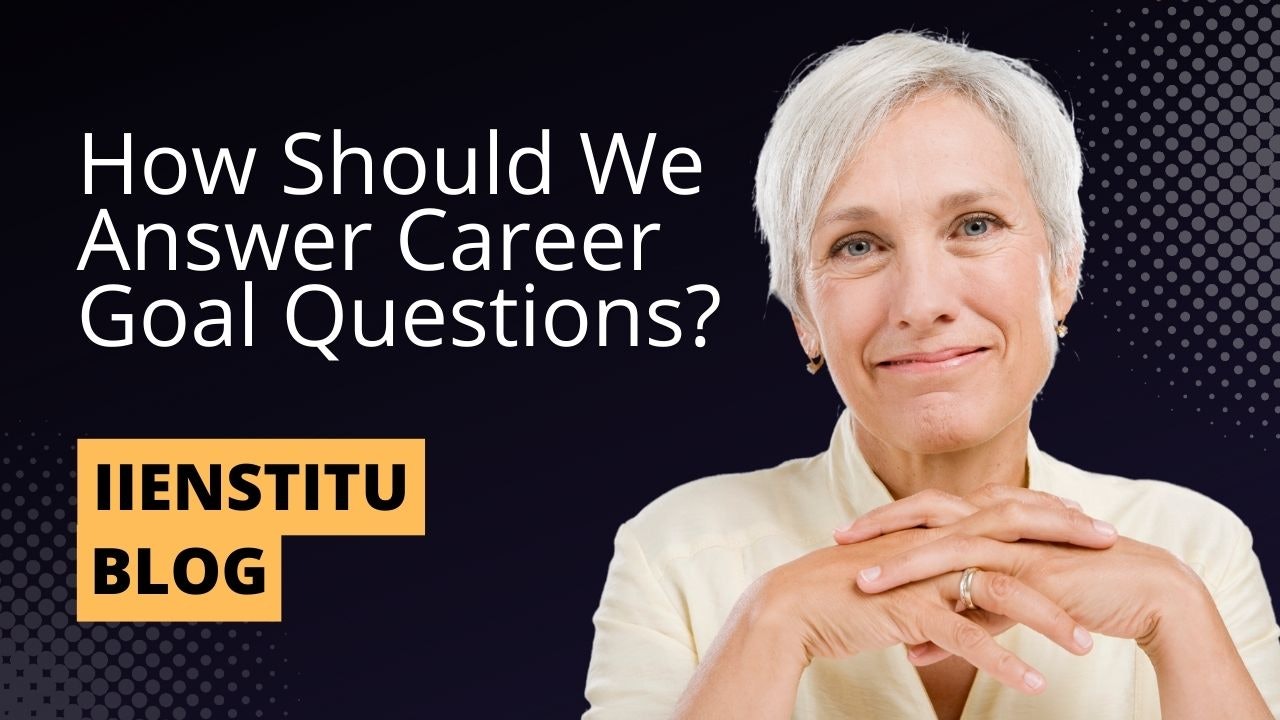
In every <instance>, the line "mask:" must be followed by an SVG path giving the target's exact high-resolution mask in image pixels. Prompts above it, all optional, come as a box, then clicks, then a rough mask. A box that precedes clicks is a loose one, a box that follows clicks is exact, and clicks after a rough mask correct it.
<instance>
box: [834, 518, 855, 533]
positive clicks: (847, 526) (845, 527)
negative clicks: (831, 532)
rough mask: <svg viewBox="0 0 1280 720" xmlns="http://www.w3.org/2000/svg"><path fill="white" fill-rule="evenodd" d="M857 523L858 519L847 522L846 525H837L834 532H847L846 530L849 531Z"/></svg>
mask: <svg viewBox="0 0 1280 720" xmlns="http://www.w3.org/2000/svg"><path fill="white" fill-rule="evenodd" d="M857 524H858V521H857V520H854V521H853V522H851V523H849V524H848V525H845V526H844V527H838V528H836V532H840V533H847V532H849V531H850V530H852V529H853V526H854V525H857Z"/></svg>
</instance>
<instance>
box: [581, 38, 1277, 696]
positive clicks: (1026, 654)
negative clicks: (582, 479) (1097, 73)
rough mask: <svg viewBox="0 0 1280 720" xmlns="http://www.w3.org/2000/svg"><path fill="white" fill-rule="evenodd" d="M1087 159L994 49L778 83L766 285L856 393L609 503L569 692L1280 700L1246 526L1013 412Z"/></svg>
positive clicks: (766, 191) (1054, 327)
mask: <svg viewBox="0 0 1280 720" xmlns="http://www.w3.org/2000/svg"><path fill="white" fill-rule="evenodd" d="M1080 181H1081V161H1080V149H1079V146H1078V145H1077V143H1076V139H1075V134H1074V131H1073V129H1072V126H1071V121H1070V119H1069V118H1068V117H1067V115H1066V112H1065V109H1064V108H1063V106H1062V104H1061V102H1060V101H1059V100H1058V98H1057V96H1056V95H1055V94H1054V93H1053V91H1052V90H1051V89H1050V88H1049V86H1048V84H1047V83H1046V82H1045V81H1044V80H1043V78H1041V77H1040V76H1039V75H1037V74H1036V73H1035V72H1034V71H1032V70H1031V69H1030V68H1028V67H1027V66H1026V65H1024V64H1022V63H1019V62H1017V61H1013V60H1009V59H1008V58H1004V57H1001V56H998V55H994V54H991V53H985V52H979V51H975V50H971V49H969V48H966V47H964V46H962V45H958V44H953V43H950V42H948V41H946V40H941V39H933V38H930V37H926V36H923V35H919V34H913V33H891V34H887V35H882V36H880V37H877V38H875V39H872V40H870V41H868V42H865V43H863V44H861V45H856V46H851V47H846V48H841V49H839V50H837V51H835V52H833V53H832V54H830V55H828V56H827V57H826V58H824V59H823V60H822V61H821V62H820V63H819V64H818V65H817V66H816V67H815V68H814V69H813V70H812V71H811V72H810V73H809V74H808V75H807V76H806V77H805V78H804V79H803V80H801V81H800V82H798V83H797V84H796V85H795V86H794V87H793V88H792V89H791V91H790V92H789V93H788V95H787V97H786V98H785V99H784V101H783V102H782V104H781V105H780V106H779V108H778V111H777V114H776V115H775V117H774V121H773V125H772V128H771V129H770V132H769V136H768V138H767V140H766V141H765V146H764V150H763V152H762V153H761V157H760V165H759V169H758V172H757V176H756V203H757V208H758V211H759V215H760V220H761V226H762V228H763V230H764V233H765V236H766V238H767V239H768V241H769V244H770V257H771V272H772V285H773V287H772V289H773V292H774V293H775V294H776V295H777V296H778V297H779V298H780V299H781V300H782V302H783V303H785V304H786V305H787V307H788V308H789V309H790V310H791V312H792V317H793V318H794V321H795V327H796V331H797V334H798V336H799V339H800V343H801V345H802V346H803V348H804V350H805V352H806V354H807V355H808V356H809V358H810V362H809V369H810V371H811V372H816V371H818V370H819V369H820V368H821V367H823V366H824V365H825V367H826V368H827V369H828V370H829V372H830V373H831V377H832V379H833V381H834V382H835V385H836V388H837V389H838V391H839V392H840V395H841V397H842V398H843V400H844V401H845V405H846V406H847V408H848V409H847V410H845V412H844V414H843V415H842V416H841V417H840V418H839V420H838V422H837V424H836V427H835V431H834V433H833V435H832V439H831V446H830V448H829V449H828V450H827V451H826V452H824V453H822V454H820V455H818V456H816V457H813V458H808V459H802V460H794V461H791V462H787V463H784V464H783V465H780V466H778V467H776V468H772V469H769V470H764V471H759V472H754V473H745V474H739V475H727V476H718V477H712V478H706V479H703V480H700V481H697V482H694V483H690V484H687V485H685V486H682V487H680V488H677V489H675V490H673V491H672V492H670V493H667V494H666V495H664V496H663V497H661V498H659V499H658V500H656V501H654V502H653V503H652V504H651V505H649V507H647V508H645V509H644V510H643V511H642V512H641V513H640V514H639V515H637V516H636V517H635V518H633V519H632V520H630V521H628V522H627V523H625V524H623V526H622V527H621V528H620V529H619V531H618V535H617V540H616V548H615V555H614V559H613V561H612V563H611V564H610V568H609V576H608V580H607V582H606V585H605V589H604V594H603V597H602V599H601V603H600V608H599V610H598V611H597V613H596V615H595V625H596V639H595V646H594V649H593V653H592V658H591V667H590V671H589V675H588V680H587V690H586V694H587V698H588V700H589V701H590V703H591V705H592V707H591V709H590V710H589V711H588V712H587V715H586V716H587V717H590V718H597V717H599V718H617V717H628V718H629V717H636V718H657V717H669V716H672V715H673V714H674V715H675V716H677V717H687V718H695V717H696V718H702V717H725V718H748V717H749V718H775V717H777V718H784V717H792V716H793V715H794V716H795V717H803V718H818V717H858V718H887V717H931V716H934V715H936V716H937V717H938V718H957V717H964V718H966V719H972V718H988V717H1035V718H1075V717H1084V716H1086V715H1087V716H1089V717H1092V718H1111V717H1115V718H1135V717H1137V718H1155V717H1164V718H1207V717H1229V718H1264V717H1266V718H1269V717H1273V715H1274V713H1276V712H1277V711H1280V643H1277V638H1278V637H1280V628H1277V626H1276V623H1275V616H1274V614H1273V611H1272V608H1271V603H1270V597H1269V595H1268V593H1267V588H1266V584H1265V582H1264V580H1263V578H1262V575H1261V571H1260V569H1259V564H1258V561H1257V558H1256V556H1255V554H1254V553H1253V551H1252V548H1251V537H1250V534H1249V531H1248V529H1247V528H1246V527H1245V526H1244V525H1243V524H1242V523H1241V521H1240V520H1239V519H1238V518H1237V517H1236V516H1235V515H1234V514H1233V513H1231V512H1230V511H1229V510H1227V509H1226V508H1224V507H1223V506H1221V505H1219V504H1217V503H1215V502H1214V501H1212V500H1210V499H1209V498H1206V497H1204V496H1202V495H1199V494H1197V493H1195V492H1193V491H1190V490H1187V489H1183V488H1179V487H1176V486H1173V485H1169V484H1166V483H1161V482H1157V481H1151V480H1127V479H1123V478H1118V477H1114V476H1110V475H1100V474H1095V473H1090V472H1086V471H1083V470H1080V469H1078V468H1075V467H1072V466H1070V465H1067V464H1066V463H1063V462H1060V461H1058V460H1056V459H1054V458H1052V457H1050V456H1049V455H1047V454H1045V453H1044V452H1041V451H1040V450H1039V449H1038V447H1037V445H1036V442H1035V439H1034V438H1033V437H1032V436H1031V433H1030V417H1031V405H1032V401H1033V400H1034V398H1035V396H1036V394H1037V393H1038V392H1039V391H1040V389H1041V388H1042V387H1043V385H1044V383H1045V381H1046V379H1047V377H1048V373H1049V371H1050V370H1051V368H1052V367H1053V362H1054V358H1055V354H1056V352H1057V340H1058V338H1059V337H1061V336H1062V334H1064V333H1065V327H1066V326H1065V322H1064V321H1065V318H1066V316H1067V313H1068V311H1069V310H1070V309H1071V305H1072V303H1073V301H1074V298H1075V295H1076V293H1077V289H1078V285H1079V268H1080V263H1081V260H1082V258H1083V250H1084V230H1083V223H1082V220H1081V212H1080V204H1079V199H1078V197H1077V194H1076V193H1077V188H1078V187H1079V185H1080ZM854 518H857V520H856V521H855V522H852V523H850V520H851V519H854ZM832 527H838V529H837V530H836V531H835V532H834V536H833V533H832V531H831V529H830V528H832ZM997 635H999V636H1000V642H999V643H997V642H996V641H995V639H994V637H995V636H997ZM979 671H981V672H979Z"/></svg>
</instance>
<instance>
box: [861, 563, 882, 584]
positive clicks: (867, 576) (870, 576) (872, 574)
mask: <svg viewBox="0 0 1280 720" xmlns="http://www.w3.org/2000/svg"><path fill="white" fill-rule="evenodd" d="M858 576H859V577H861V578H862V579H863V580H866V581H867V582H871V581H872V580H875V579H876V578H878V577H880V566H879V565H872V566H871V567H869V568H865V569H863V570H862V572H860V573H858Z"/></svg>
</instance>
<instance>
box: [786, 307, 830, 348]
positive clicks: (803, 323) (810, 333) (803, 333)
mask: <svg viewBox="0 0 1280 720" xmlns="http://www.w3.org/2000/svg"><path fill="white" fill-rule="evenodd" d="M791 324H792V325H795V327H796V337H798V338H800V347H802V348H804V355H805V357H807V358H815V357H817V356H818V355H821V354H822V343H821V342H820V341H819V340H818V333H817V331H815V330H814V329H813V327H812V326H811V325H810V324H809V321H808V320H806V319H804V318H802V317H800V315H799V314H798V313H794V312H793V313H791Z"/></svg>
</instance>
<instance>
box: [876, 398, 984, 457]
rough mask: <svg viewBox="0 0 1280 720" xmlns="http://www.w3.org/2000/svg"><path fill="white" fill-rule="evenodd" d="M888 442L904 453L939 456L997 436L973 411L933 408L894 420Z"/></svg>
mask: <svg viewBox="0 0 1280 720" xmlns="http://www.w3.org/2000/svg"><path fill="white" fill-rule="evenodd" d="M893 425H894V426H896V427H892V428H890V429H889V432H888V433H887V435H886V437H885V439H886V440H890V443H891V444H892V445H895V446H897V447H899V448H901V449H902V450H905V451H907V452H911V453H919V454H930V455H931V454H936V453H947V452H954V451H957V450H966V449H968V448H971V447H974V446H976V445H980V444H982V443H984V442H986V441H987V440H989V439H990V438H991V436H992V435H994V434H995V429H994V428H992V427H991V423H989V422H986V420H985V418H981V417H975V416H974V413H973V411H972V409H968V410H967V411H963V412H959V411H956V409H954V408H947V409H943V408H939V407H931V408H927V409H925V410H923V411H920V412H911V413H906V414H903V415H901V416H899V417H898V418H896V419H895V420H894V421H893Z"/></svg>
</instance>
